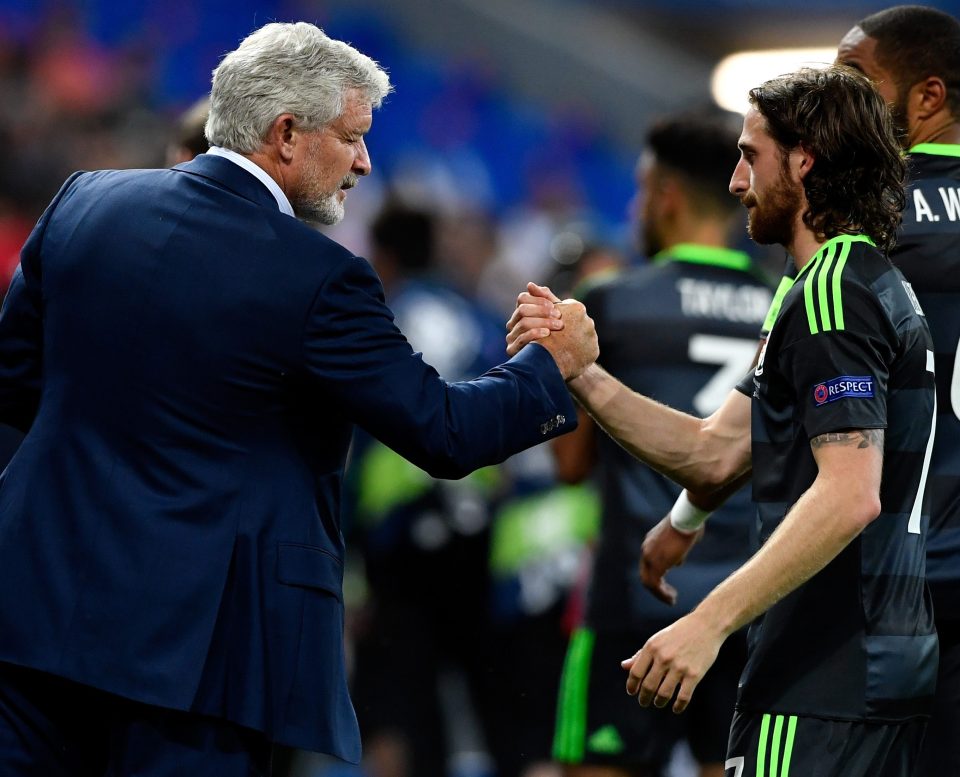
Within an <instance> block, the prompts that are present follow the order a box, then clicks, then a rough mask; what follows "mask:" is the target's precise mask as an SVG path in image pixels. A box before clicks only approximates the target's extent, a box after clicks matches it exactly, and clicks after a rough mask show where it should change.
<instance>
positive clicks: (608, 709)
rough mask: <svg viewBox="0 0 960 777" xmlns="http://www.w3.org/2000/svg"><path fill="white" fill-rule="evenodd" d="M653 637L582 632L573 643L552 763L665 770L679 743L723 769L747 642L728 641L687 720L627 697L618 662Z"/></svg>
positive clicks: (738, 637)
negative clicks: (554, 761)
mask: <svg viewBox="0 0 960 777" xmlns="http://www.w3.org/2000/svg"><path fill="white" fill-rule="evenodd" d="M652 633H653V632H650V633H647V634H644V633H640V632H637V633H630V632H618V633H610V632H594V631H592V630H590V629H579V630H578V631H576V632H575V633H574V635H573V637H572V638H571V640H570V646H569V648H568V650H567V660H566V663H565V664H564V668H563V679H562V681H561V683H560V696H559V700H558V704H557V728H556V734H555V736H554V741H553V756H554V759H556V760H557V761H560V762H561V763H568V764H588V765H593V766H615V767H620V768H628V769H637V768H646V769H651V770H657V769H662V768H663V767H664V766H665V765H666V764H667V762H668V761H669V760H670V754H671V752H672V751H673V748H674V746H675V745H676V744H677V742H678V741H680V740H681V739H686V740H687V741H688V742H689V743H690V749H691V750H692V751H693V755H694V757H695V758H696V759H697V760H698V761H699V762H700V763H704V764H706V763H722V762H723V757H724V753H725V752H726V744H727V733H728V731H729V724H730V718H731V716H732V715H733V707H734V703H735V702H736V698H737V682H738V680H739V678H740V673H741V672H742V671H743V664H744V660H745V658H746V640H745V635H744V634H743V633H742V632H740V633H737V634H734V635H733V636H732V637H730V638H729V639H727V641H726V642H725V643H724V645H723V647H722V648H721V649H720V654H719V655H718V656H717V660H716V662H715V663H714V665H713V667H712V668H711V669H710V671H709V672H707V674H706V676H705V677H704V678H703V680H702V681H701V682H700V684H699V685H698V686H697V689H696V691H695V692H694V694H693V700H692V701H691V702H690V705H689V707H688V708H687V710H686V711H685V712H684V713H683V714H682V715H675V714H673V713H672V712H671V711H670V710H669V709H658V708H656V707H653V706H651V707H641V706H640V705H639V704H637V699H636V697H635V696H629V695H627V692H626V682H627V673H626V672H625V671H624V670H623V668H622V667H621V666H620V662H621V661H622V660H623V659H625V658H629V657H630V656H632V655H633V654H634V653H635V652H636V651H637V650H638V649H639V648H641V647H642V646H643V644H644V642H646V640H647V639H648V638H649V637H650V636H652Z"/></svg>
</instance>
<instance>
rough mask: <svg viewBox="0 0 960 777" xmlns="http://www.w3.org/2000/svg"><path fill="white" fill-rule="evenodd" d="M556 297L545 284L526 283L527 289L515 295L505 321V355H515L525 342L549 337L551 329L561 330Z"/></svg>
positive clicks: (561, 325)
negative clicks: (511, 310)
mask: <svg viewBox="0 0 960 777" xmlns="http://www.w3.org/2000/svg"><path fill="white" fill-rule="evenodd" d="M559 302H560V299H559V298H558V297H557V295H555V294H554V293H553V292H552V291H550V289H549V287H547V286H538V285H537V284H535V283H528V284H527V290H526V291H524V292H521V293H520V294H519V295H518V296H517V307H516V310H514V311H513V315H512V316H510V320H509V321H507V354H508V355H509V356H516V355H517V353H519V351H520V349H521V348H523V346H525V345H526V344H527V343H532V342H533V341H535V340H541V339H543V338H544V337H547V336H549V334H550V332H551V330H555V329H563V321H562V320H561V319H560V310H559V309H558V308H557V304H558V303H559Z"/></svg>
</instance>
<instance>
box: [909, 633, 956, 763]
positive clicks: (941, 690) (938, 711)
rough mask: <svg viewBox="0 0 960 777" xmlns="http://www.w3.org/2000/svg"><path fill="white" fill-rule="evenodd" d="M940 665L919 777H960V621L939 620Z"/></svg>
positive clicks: (921, 755)
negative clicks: (949, 776)
mask: <svg viewBox="0 0 960 777" xmlns="http://www.w3.org/2000/svg"><path fill="white" fill-rule="evenodd" d="M937 634H938V635H939V637H940V666H939V669H938V671H937V693H936V695H935V696H934V700H933V717H932V718H931V720H930V726H929V727H928V728H927V736H926V739H924V741H923V751H922V752H921V754H920V763H919V765H918V767H917V774H918V775H921V776H922V775H927V774H930V775H948V774H951V775H953V774H956V775H960V619H956V618H954V619H948V618H943V619H939V618H938V619H937Z"/></svg>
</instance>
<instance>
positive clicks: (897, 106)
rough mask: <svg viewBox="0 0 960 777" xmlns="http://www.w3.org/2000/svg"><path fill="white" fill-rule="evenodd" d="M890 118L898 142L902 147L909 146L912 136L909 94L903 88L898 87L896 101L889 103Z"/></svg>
mask: <svg viewBox="0 0 960 777" xmlns="http://www.w3.org/2000/svg"><path fill="white" fill-rule="evenodd" d="M889 105H890V119H891V124H892V125H893V132H894V134H895V135H896V136H897V142H898V143H899V144H900V146H901V147H902V148H906V147H907V142H908V139H909V137H910V124H909V122H908V121H907V96H906V95H905V94H903V92H902V91H901V89H900V88H899V87H898V88H897V99H896V101H894V102H892V103H889Z"/></svg>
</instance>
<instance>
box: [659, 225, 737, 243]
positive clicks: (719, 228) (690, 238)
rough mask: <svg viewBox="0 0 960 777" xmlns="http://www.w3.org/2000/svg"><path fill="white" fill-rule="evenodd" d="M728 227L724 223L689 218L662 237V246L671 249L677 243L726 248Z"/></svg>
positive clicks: (728, 233)
mask: <svg viewBox="0 0 960 777" xmlns="http://www.w3.org/2000/svg"><path fill="white" fill-rule="evenodd" d="M729 236H730V227H729V224H728V223H727V222H725V221H717V220H714V219H703V218H699V219H694V218H689V219H685V220H683V221H682V223H678V224H677V228H676V229H672V230H669V233H668V234H665V235H664V236H663V238H664V240H663V244H664V246H666V247H667V248H672V247H673V246H675V245H677V244H678V243H694V244H696V245H701V246H713V247H714V248H726V247H727V246H728V245H729Z"/></svg>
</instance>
